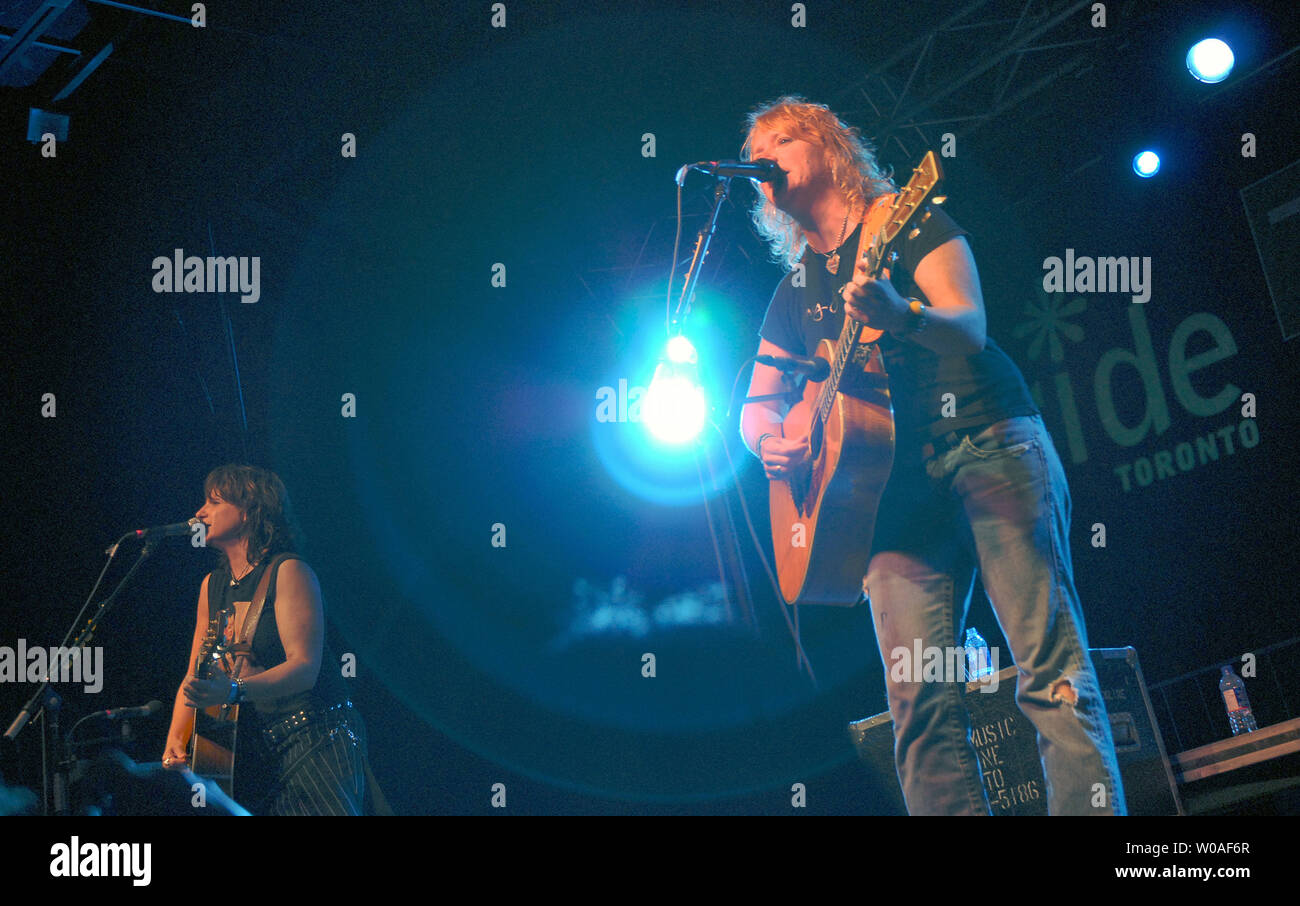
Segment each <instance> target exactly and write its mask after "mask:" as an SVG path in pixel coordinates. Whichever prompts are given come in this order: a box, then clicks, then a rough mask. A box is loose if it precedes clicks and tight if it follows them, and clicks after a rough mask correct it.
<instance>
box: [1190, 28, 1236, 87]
mask: <svg viewBox="0 0 1300 906" xmlns="http://www.w3.org/2000/svg"><path fill="white" fill-rule="evenodd" d="M1232 64H1233V56H1232V48H1231V47H1229V46H1228V45H1227V44H1225V43H1223V42H1222V41H1220V40H1219V39H1218V38H1206V39H1205V40H1204V41H1198V42H1196V44H1194V45H1192V49H1191V50H1189V51H1187V69H1188V71H1189V72H1190V73H1191V74H1192V75H1193V76H1195V77H1196V78H1198V79H1200V80H1201V81H1202V82H1208V83H1209V84H1211V85H1213V84H1214V83H1215V82H1222V81H1223V80H1224V79H1226V78H1227V77H1228V74H1229V73H1231V72H1232Z"/></svg>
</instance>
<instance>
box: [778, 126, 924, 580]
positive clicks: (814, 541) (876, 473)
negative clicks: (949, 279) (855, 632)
mask: <svg viewBox="0 0 1300 906" xmlns="http://www.w3.org/2000/svg"><path fill="white" fill-rule="evenodd" d="M942 178H943V170H942V168H941V167H940V166H939V160H938V158H937V157H936V156H935V154H934V152H933V151H931V152H929V153H928V154H926V155H925V158H924V159H923V160H922V161H921V164H920V166H918V167H917V168H916V169H915V170H914V171H912V178H911V179H910V180H909V181H908V183H907V185H906V186H904V187H903V189H902V190H901V191H900V192H899V193H898V194H897V195H896V196H894V197H893V203H892V204H890V205H889V206H888V208H886V207H885V204H886V203H887V201H888V196H886V198H885V199H882V200H881V201H879V202H878V203H877V205H876V206H874V207H873V208H872V209H871V210H870V211H869V212H868V215H867V219H866V221H865V222H864V225H863V228H862V236H861V238H860V239H859V243H858V251H857V254H856V255H855V256H854V262H855V264H854V270H853V279H854V281H855V282H858V283H863V282H865V281H866V280H867V279H874V278H876V277H878V276H880V274H881V273H882V272H883V271H884V270H885V268H887V267H889V266H890V265H892V264H893V263H894V262H895V261H897V259H898V254H897V251H896V250H895V249H894V245H895V243H896V242H897V241H898V238H899V237H900V236H901V235H902V234H903V232H904V230H908V227H909V225H910V224H912V223H913V221H916V224H917V225H916V226H913V228H912V229H911V230H908V233H909V235H915V231H916V229H918V228H919V224H920V223H922V222H924V221H925V220H926V219H928V218H929V216H930V209H929V204H942V203H943V202H944V201H945V200H946V199H945V198H942V197H939V196H935V197H933V198H932V197H931V196H932V194H933V193H934V191H935V189H936V187H937V186H938V184H939V181H940V180H941V179H942ZM868 237H870V240H869V241H868ZM881 336H883V331H879V330H874V329H872V328H870V327H867V326H865V325H863V324H862V323H861V322H859V321H856V320H854V319H853V318H850V317H847V316H846V317H845V318H844V326H843V328H842V329H841V330H840V336H839V338H838V339H837V340H835V341H834V342H832V341H831V340H826V339H824V340H822V341H821V342H820V343H819V344H818V346H817V349H816V351H815V352H814V353H813V355H814V356H817V357H820V358H823V359H825V360H826V361H827V362H829V363H830V374H829V375H828V376H827V377H826V378H825V380H823V381H819V382H818V381H808V382H807V383H806V384H805V385H804V388H803V398H802V399H801V400H800V401H799V402H797V403H795V405H794V406H793V407H791V409H790V411H789V413H787V414H786V417H785V421H784V423H783V433H784V435H785V436H786V437H800V436H802V435H803V434H804V433H807V434H808V436H809V446H810V448H811V454H812V455H811V459H810V461H809V463H808V464H807V465H806V466H804V467H803V468H801V469H799V470H797V471H795V472H793V473H791V474H790V475H788V476H787V477H785V478H780V479H775V480H773V481H772V483H771V485H770V487H769V491H768V501H769V505H770V512H771V521H772V540H773V544H774V547H775V554H776V569H777V577H778V579H779V584H780V586H781V594H782V596H783V597H784V598H785V601H786V603H787V604H839V605H845V606H851V605H853V604H855V603H856V602H857V601H858V600H859V599H860V598H861V593H862V576H863V573H865V572H866V567H867V558H868V557H869V556H870V554H871V541H872V536H873V534H874V528H875V522H876V512H877V510H878V509H879V506H880V498H881V495H882V494H883V492H884V488H885V484H886V482H887V481H888V480H889V473H890V470H891V469H892V468H893V462H894V409H893V405H892V403H891V401H890V396H889V375H888V374H886V372H885V368H884V365H883V363H882V361H881V354H880V347H879V346H877V345H876V341H877V340H879V339H880V337H881Z"/></svg>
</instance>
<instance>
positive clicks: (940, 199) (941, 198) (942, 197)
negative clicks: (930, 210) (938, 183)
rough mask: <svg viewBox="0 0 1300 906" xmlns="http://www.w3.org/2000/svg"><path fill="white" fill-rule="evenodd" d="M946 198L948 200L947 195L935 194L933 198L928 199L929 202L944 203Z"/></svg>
mask: <svg viewBox="0 0 1300 906" xmlns="http://www.w3.org/2000/svg"><path fill="white" fill-rule="evenodd" d="M947 200H948V196H947V195H936V196H934V197H933V198H931V199H930V203H931V204H943V203H944V202H945V201H947Z"/></svg>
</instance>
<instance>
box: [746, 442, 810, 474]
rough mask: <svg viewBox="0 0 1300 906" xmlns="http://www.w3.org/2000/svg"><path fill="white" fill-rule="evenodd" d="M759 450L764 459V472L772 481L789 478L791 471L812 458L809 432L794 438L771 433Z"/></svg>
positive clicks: (761, 457) (760, 456) (796, 469)
mask: <svg viewBox="0 0 1300 906" xmlns="http://www.w3.org/2000/svg"><path fill="white" fill-rule="evenodd" d="M758 452H759V458H760V459H762V461H763V472H764V474H766V475H767V477H768V479H769V480H772V481H775V480H777V479H780V480H786V479H788V478H789V477H790V475H791V473H793V472H796V471H798V470H799V469H800V468H801V467H802V466H805V465H807V464H808V462H809V461H810V460H811V458H812V451H811V450H810V448H809V446H808V435H807V434H805V435H803V436H802V437H793V438H791V437H778V436H777V435H775V434H772V435H769V436H767V437H765V438H763V442H762V443H761V444H760V445H759V451H758Z"/></svg>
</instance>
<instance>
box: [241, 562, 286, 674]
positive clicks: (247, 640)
mask: <svg viewBox="0 0 1300 906" xmlns="http://www.w3.org/2000/svg"><path fill="white" fill-rule="evenodd" d="M291 559H292V560H296V559H299V558H298V556H297V555H296V554H276V555H275V556H274V557H273V558H272V559H271V562H270V564H269V565H268V566H267V567H266V572H264V573H262V578H261V579H259V580H258V583H257V591H256V592H254V593H253V603H252V604H250V605H249V606H248V613H247V614H246V615H245V616H244V625H243V626H242V627H240V632H239V638H238V639H236V640H235V644H233V645H231V646H230V653H231V655H232V656H234V657H235V658H237V659H238V663H237V664H236V666H235V675H236V676H238V675H239V674H240V673H242V672H243V669H244V664H245V663H246V659H247V658H250V657H252V656H253V639H254V638H255V637H256V636H257V624H258V623H259V622H260V621H261V619H262V608H263V606H265V604H266V592H267V589H269V588H270V587H271V577H272V576H274V575H275V571H276V570H277V569H279V568H280V564H281V563H283V562H284V561H285V560H291Z"/></svg>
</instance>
